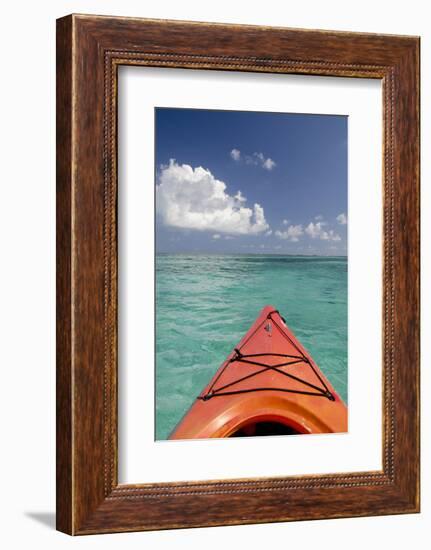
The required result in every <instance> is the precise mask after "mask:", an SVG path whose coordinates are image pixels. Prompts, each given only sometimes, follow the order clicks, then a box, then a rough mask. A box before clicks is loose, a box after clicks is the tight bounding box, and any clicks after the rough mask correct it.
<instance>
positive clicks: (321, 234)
mask: <svg viewBox="0 0 431 550" xmlns="http://www.w3.org/2000/svg"><path fill="white" fill-rule="evenodd" d="M324 225H325V223H324V222H317V223H313V222H310V223H309V224H308V225H307V227H306V228H305V233H307V235H308V236H309V237H311V238H312V239H320V240H321V241H341V237H340V236H339V235H337V233H335V232H334V231H333V229H330V230H329V231H325V230H324V229H323V226H324Z"/></svg>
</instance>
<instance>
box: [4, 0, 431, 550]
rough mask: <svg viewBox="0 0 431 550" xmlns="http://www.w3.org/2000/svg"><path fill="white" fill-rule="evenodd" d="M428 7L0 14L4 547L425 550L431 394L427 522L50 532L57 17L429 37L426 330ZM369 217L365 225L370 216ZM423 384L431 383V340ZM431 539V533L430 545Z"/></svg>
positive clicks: (234, 5)
mask: <svg viewBox="0 0 431 550" xmlns="http://www.w3.org/2000/svg"><path fill="white" fill-rule="evenodd" d="M427 4H428V3H427V2H425V1H423V2H422V1H420V0H410V1H409V2H405V1H403V2H401V1H398V0H392V1H391V0H382V1H381V2H376V1H375V0H374V1H371V0H362V1H361V2H354V3H353V2H351V3H349V2H346V1H342V0H326V1H325V2H321V1H319V0H301V2H297V1H296V2H288V1H285V2H277V1H276V0H266V1H265V2H264V3H261V2H255V3H251V2H250V1H246V0H237V1H236V2H232V0H218V1H217V2H202V0H200V1H199V0H181V1H175V0H157V1H148V2H139V1H138V0H103V1H96V0H87V1H85V0H76V1H71V0H56V1H45V2H43V3H40V2H37V3H36V2H24V1H22V0H15V1H13V2H12V1H10V2H8V3H5V4H4V5H3V6H2V25H1V32H0V40H1V42H2V48H1V51H2V82H1V87H0V99H1V101H0V130H1V134H0V136H1V138H0V139H1V147H0V151H1V165H0V166H1V176H0V186H1V193H2V194H1V199H0V251H1V256H0V258H1V270H0V335H1V336H0V342H1V354H0V358H1V363H0V364H1V372H2V383H1V385H0V426H1V443H0V445H1V449H2V452H1V455H0V471H1V486H0V487H1V490H0V524H1V532H0V540H1V543H2V546H3V547H4V548H8V549H9V548H18V547H19V548H21V547H31V546H34V547H38V548H39V547H40V548H44V549H51V548H55V549H61V548H65V547H71V546H72V545H73V546H74V547H77V548H78V547H79V548H90V547H91V548H102V547H103V548H104V549H107V548H115V547H118V546H120V547H121V548H138V547H139V548H141V547H142V546H144V545H145V546H146V547H147V548H152V549H158V548H167V547H170V548H172V547H173V548H176V547H187V548H190V549H193V548H199V547H201V546H203V545H204V546H205V548H216V547H219V546H224V547H233V546H234V545H235V544H238V545H247V546H248V547H249V548H262V547H263V546H268V545H270V544H272V543H274V544H275V545H277V546H279V545H281V546H282V547H285V546H287V545H289V546H295V545H298V546H299V545H300V546H301V548H303V549H304V550H307V549H312V548H313V549H314V548H327V547H331V549H334V550H336V549H339V548H340V549H341V548H343V549H345V548H346V547H349V549H351V550H354V549H356V548H358V549H359V548H361V549H362V548H364V547H367V546H371V547H378V546H380V547H381V546H383V545H384V546H385V547H389V548H391V549H398V548H400V549H401V548H405V547H406V546H413V547H414V548H424V547H426V543H425V536H426V534H427V533H429V525H430V522H431V502H430V493H431V476H430V473H431V470H430V467H429V464H430V460H431V453H430V433H431V431H430V416H431V399H430V398H429V396H428V392H424V398H423V405H422V427H423V428H422V432H423V436H422V453H423V458H422V463H423V468H422V510H423V512H422V514H420V515H412V516H393V517H384V518H361V519H343V520H331V521H319V522H300V523H288V524H273V525H256V526H240V527H222V528H212V529H195V530H188V531H165V532H155V533H132V534H122V535H103V536H93V537H81V538H75V539H72V538H71V537H67V536H65V535H62V534H60V533H57V532H55V531H54V528H53V526H54V500H55V498H54V497H55V486H54V467H55V461H54V449H55V447H54V446H55V437H54V435H55V433H54V426H55V423H54V422H55V419H54V412H55V402H54V398H55V387H54V383H55V370H54V366H55V353H54V352H55V338H54V335H55V332H54V322H55V303H54V296H55V294H54V289H55V275H54V266H55V255H54V254H55V200H54V190H55V19H56V18H57V17H60V16H62V15H65V14H68V13H71V12H75V13H96V14H108V15H109V14H110V15H128V16H139V17H156V18H171V19H191V20H201V21H205V20H206V21H219V22H230V23H251V24H262V25H283V26H291V27H303V28H310V29H313V28H321V29H336V30H350V31H368V32H382V33H391V34H392V33H400V34H415V35H420V36H421V37H422V98H423V101H422V151H423V154H422V164H423V166H422V188H423V192H422V208H423V211H422V242H423V251H424V254H423V261H422V270H423V273H422V294H423V306H422V310H423V314H422V326H423V334H429V332H430V330H431V319H430V314H431V307H430V306H431V286H430V280H431V261H430V254H429V250H430V249H431V242H430V240H431V239H430V235H431V222H430V218H431V189H430V186H429V180H430V165H429V159H428V157H427V155H426V154H425V152H427V151H430V150H431V119H430V103H429V101H426V99H429V98H430V97H431V80H430V79H431V71H430V66H431V28H430V26H429V14H428V13H427V12H428V10H427ZM364 223H366V220H365V217H364ZM422 351H423V360H422V386H423V388H428V387H430V383H431V375H430V372H429V368H428V367H429V365H430V359H431V346H430V339H429V338H424V339H423V347H422ZM427 538H428V539H429V534H428V537H427Z"/></svg>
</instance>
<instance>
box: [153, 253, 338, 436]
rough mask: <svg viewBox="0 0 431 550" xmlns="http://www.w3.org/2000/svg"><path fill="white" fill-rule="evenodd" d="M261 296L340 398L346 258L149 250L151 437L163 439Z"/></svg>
mask: <svg viewBox="0 0 431 550" xmlns="http://www.w3.org/2000/svg"><path fill="white" fill-rule="evenodd" d="M267 304H271V305H273V306H274V307H275V308H276V309H278V310H279V311H280V313H281V315H283V316H284V317H285V319H286V322H287V324H288V326H289V327H290V328H291V329H292V330H293V332H294V333H295V335H296V336H297V338H298V339H299V340H300V342H301V343H302V344H303V345H304V346H305V347H306V349H307V350H308V351H309V352H310V353H311V355H312V357H313V359H314V360H315V361H316V363H317V364H318V365H319V367H320V368H321V370H322V371H323V372H324V374H325V375H326V376H327V377H328V378H329V380H330V381H331V383H332V384H333V386H334V387H335V389H336V390H337V391H338V392H339V394H340V396H341V397H342V398H343V399H344V400H345V401H346V402H347V258H345V257H314V256H276V255H273V256H269V255H267V256H266V255H237V256H235V255H223V256H215V255H170V254H160V255H157V256H156V439H166V438H167V437H168V435H169V433H170V432H171V431H172V430H173V429H174V427H175V426H176V424H177V423H178V421H179V420H180V419H181V417H182V416H183V414H184V413H185V412H186V411H187V409H188V408H189V407H190V405H191V404H192V403H193V401H194V399H195V398H196V396H197V395H198V394H199V393H200V392H201V390H202V388H203V387H204V386H205V385H206V384H207V383H208V381H209V380H210V378H211V377H212V376H213V374H214V373H215V371H216V370H217V368H218V367H219V366H220V364H221V363H222V362H223V361H224V359H225V358H226V356H227V355H228V353H229V352H230V351H231V350H232V348H233V347H234V346H235V345H236V344H237V343H238V341H239V340H240V339H241V338H242V336H243V335H244V333H245V332H246V331H247V330H248V328H249V327H250V325H251V324H252V323H253V321H254V320H255V319H256V317H257V315H258V314H259V312H260V310H261V309H262V308H263V307H264V306H265V305H267Z"/></svg>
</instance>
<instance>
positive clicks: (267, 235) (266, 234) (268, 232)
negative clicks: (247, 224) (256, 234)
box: [265, 229, 272, 237]
mask: <svg viewBox="0 0 431 550" xmlns="http://www.w3.org/2000/svg"><path fill="white" fill-rule="evenodd" d="M271 235H272V229H270V230H269V231H267V232H266V233H265V237H270V236H271Z"/></svg>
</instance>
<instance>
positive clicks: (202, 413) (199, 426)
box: [170, 306, 347, 439]
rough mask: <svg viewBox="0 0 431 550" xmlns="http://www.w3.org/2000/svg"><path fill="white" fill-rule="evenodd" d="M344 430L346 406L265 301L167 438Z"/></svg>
mask: <svg viewBox="0 0 431 550" xmlns="http://www.w3.org/2000/svg"><path fill="white" fill-rule="evenodd" d="M346 430H347V408H346V406H345V404H344V403H343V401H342V400H341V398H340V397H339V396H338V394H337V393H336V391H335V389H334V388H333V387H332V385H331V384H330V382H329V381H328V380H327V378H326V377H325V376H324V375H323V373H322V372H321V371H320V369H319V368H318V366H317V365H316V364H315V362H314V361H313V359H312V357H311V356H310V354H309V353H308V352H307V351H306V350H305V348H304V347H303V346H302V345H301V344H300V342H299V341H298V340H297V339H296V337H295V336H294V334H293V333H292V331H291V330H290V329H289V328H288V327H287V325H286V323H285V321H284V319H283V318H282V317H281V315H280V314H279V312H278V311H277V310H276V309H274V308H273V307H272V306H266V307H265V308H263V310H262V311H261V313H260V315H259V317H258V318H257V319H256V321H255V322H254V323H253V325H252V326H251V327H250V329H249V331H248V332H247V333H246V334H245V336H244V337H243V339H242V340H241V341H240V342H239V344H238V345H237V346H236V347H235V348H234V350H233V351H232V352H231V353H230V354H229V356H228V357H227V358H226V360H225V361H224V363H223V364H222V365H221V366H220V368H219V369H218V371H217V372H216V374H215V375H214V377H213V378H212V380H211V381H210V382H209V384H208V385H207V386H206V387H205V388H204V390H203V391H202V393H201V394H200V395H199V396H198V398H197V401H195V403H194V404H193V405H192V406H191V408H190V409H189V411H188V412H187V413H186V414H185V416H184V417H183V419H182V420H181V421H180V423H179V424H178V425H177V427H176V428H175V430H174V431H173V432H172V434H171V435H170V439H194V438H207V437H235V436H247V435H277V434H299V433H330V432H344V431H346Z"/></svg>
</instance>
